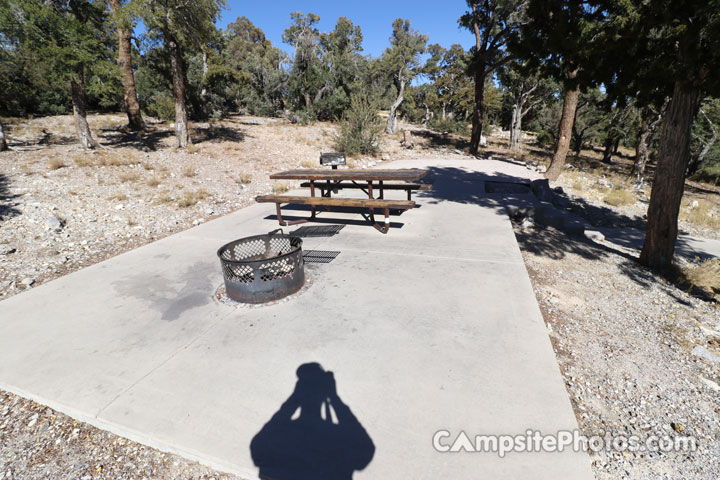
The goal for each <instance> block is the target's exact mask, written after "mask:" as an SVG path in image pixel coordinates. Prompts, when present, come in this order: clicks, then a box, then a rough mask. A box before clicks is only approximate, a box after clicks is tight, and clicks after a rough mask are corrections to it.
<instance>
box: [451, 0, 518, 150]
mask: <svg viewBox="0 0 720 480" xmlns="http://www.w3.org/2000/svg"><path fill="white" fill-rule="evenodd" d="M526 3H527V2H526V0H467V5H468V7H469V8H470V10H469V11H467V12H465V14H464V15H463V16H462V17H460V20H459V23H460V25H461V26H463V27H465V28H467V29H468V30H470V31H471V32H472V33H473V35H474V36H475V45H474V46H473V48H472V50H471V51H472V56H473V61H472V64H471V66H470V69H471V71H472V75H473V80H474V82H475V99H474V100H475V103H474V105H473V119H472V134H471V136H470V153H471V154H473V155H477V153H478V148H479V146H480V138H481V137H482V135H483V131H484V129H485V117H486V108H485V107H486V102H485V100H484V96H485V85H486V83H487V81H488V79H489V78H490V76H491V75H492V73H493V72H494V71H495V70H496V69H497V68H498V67H500V66H502V65H504V64H505V63H507V62H508V61H510V59H511V58H512V57H511V56H510V54H509V52H508V50H507V48H506V47H507V42H508V40H509V39H510V37H511V35H512V34H513V33H514V32H515V31H516V30H517V28H518V27H519V26H520V24H521V23H522V22H523V21H524V11H525V7H526Z"/></svg>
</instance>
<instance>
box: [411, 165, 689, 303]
mask: <svg viewBox="0 0 720 480" xmlns="http://www.w3.org/2000/svg"><path fill="white" fill-rule="evenodd" d="M429 170H430V171H429V173H428V175H426V176H425V178H424V179H423V181H424V182H428V183H432V190H430V191H426V192H421V193H419V195H421V196H422V197H424V198H427V199H429V201H430V202H431V203H439V202H445V201H449V202H456V203H464V204H475V205H479V206H482V207H487V208H492V209H494V210H495V212H496V213H497V214H498V215H505V216H508V215H509V214H508V210H509V209H510V210H514V211H517V210H520V211H521V210H522V209H523V208H527V207H528V206H532V205H537V199H536V198H535V196H534V195H533V194H531V193H526V194H523V193H517V191H514V192H513V191H512V189H506V192H508V191H509V192H510V193H499V194H493V193H488V192H487V187H486V184H491V183H493V184H495V185H497V184H502V183H509V184H524V185H528V179H527V178H523V177H516V176H512V175H507V174H504V173H499V172H498V173H494V174H486V173H480V172H471V171H466V170H463V169H460V168H456V167H432V168H430V169H429ZM491 190H492V189H491ZM580 208H581V211H582V212H584V213H585V214H586V215H588V216H589V217H591V218H594V219H595V220H596V221H598V222H600V223H603V224H609V225H632V226H641V227H644V225H645V223H644V221H638V220H637V219H634V218H630V217H628V216H626V215H622V214H619V213H616V212H614V211H613V210H612V209H610V208H605V207H598V206H594V205H590V204H581V205H580ZM516 226H517V225H516ZM460 228H461V226H460ZM601 231H602V232H605V231H606V230H602V229H601ZM618 231H619V232H625V231H629V232H635V233H634V234H633V238H631V239H628V240H627V242H631V241H632V244H633V245H636V244H637V241H638V238H637V237H639V236H642V238H644V230H640V229H623V230H620V229H618ZM515 232H516V238H517V240H518V244H519V245H520V247H521V249H522V250H525V251H527V252H530V253H533V254H535V255H537V256H541V257H546V258H550V259H553V260H560V259H563V258H564V257H566V256H567V255H569V254H575V255H578V256H580V257H582V258H585V259H589V260H597V261H604V260H606V259H608V257H610V256H619V257H621V258H623V259H624V260H623V262H622V266H621V272H622V273H623V274H624V275H626V276H627V277H628V278H630V279H632V280H633V281H634V282H635V283H637V284H638V285H640V286H641V287H644V288H647V287H649V286H650V285H656V284H658V283H662V278H663V276H662V275H660V274H658V273H654V272H652V271H651V270H649V269H647V268H645V267H643V266H642V265H640V264H639V263H638V262H637V257H636V256H635V255H633V254H631V253H627V252H626V251H624V250H622V249H621V248H613V246H612V245H606V244H600V243H597V242H593V241H592V240H590V239H588V238H587V237H585V236H584V235H569V234H566V233H565V232H562V231H560V230H557V229H555V228H552V227H542V226H539V225H536V226H535V227H534V228H533V229H532V230H528V231H522V230H520V229H518V228H515ZM621 238H622V233H621ZM613 241H615V240H614V239H613ZM627 242H626V243H627ZM618 245H620V246H630V244H629V243H628V245H624V244H623V243H618ZM640 245H641V243H640ZM680 248H682V243H681V247H680ZM665 278H666V279H667V280H668V281H669V282H670V283H669V284H663V288H665V289H666V291H667V293H668V294H669V295H671V296H672V297H673V298H674V299H675V300H676V301H678V302H680V303H683V304H687V300H685V299H683V298H682V297H680V296H678V293H679V292H678V291H677V290H683V291H684V290H685V289H684V288H683V287H682V285H681V284H680V283H678V282H677V279H673V278H672V276H666V277H665Z"/></svg>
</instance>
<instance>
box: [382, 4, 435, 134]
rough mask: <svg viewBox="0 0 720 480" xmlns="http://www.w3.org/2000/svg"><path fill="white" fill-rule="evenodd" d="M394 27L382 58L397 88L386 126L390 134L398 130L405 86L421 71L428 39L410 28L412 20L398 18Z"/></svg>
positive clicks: (384, 66)
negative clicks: (421, 60)
mask: <svg viewBox="0 0 720 480" xmlns="http://www.w3.org/2000/svg"><path fill="white" fill-rule="evenodd" d="M392 27H393V33H392V35H391V36H390V47H389V48H386V49H385V51H384V52H383V56H382V60H381V61H382V65H383V68H384V69H385V71H386V72H388V73H389V74H390V75H392V83H393V84H394V86H395V88H396V89H397V96H396V97H395V100H394V101H393V102H392V104H391V105H390V113H389V114H388V119H387V124H386V126H385V131H386V132H387V133H390V134H392V133H395V132H396V131H397V128H398V127H397V109H398V107H400V104H402V102H403V100H404V99H405V88H406V87H408V86H409V85H410V82H412V79H413V78H415V76H416V75H417V74H418V73H419V69H420V54H422V53H423V52H425V45H426V44H427V40H428V37H427V35H423V34H421V33H420V32H418V31H417V30H413V29H411V28H410V20H403V19H402V18H398V19H396V20H395V21H394V22H393V24H392Z"/></svg>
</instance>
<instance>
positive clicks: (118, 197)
mask: <svg viewBox="0 0 720 480" xmlns="http://www.w3.org/2000/svg"><path fill="white" fill-rule="evenodd" d="M127 199H128V196H127V195H125V194H124V193H122V192H121V193H116V194H115V195H112V196H110V197H108V200H117V201H119V202H124V201H125V200H127Z"/></svg>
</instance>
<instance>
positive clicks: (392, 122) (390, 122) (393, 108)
mask: <svg viewBox="0 0 720 480" xmlns="http://www.w3.org/2000/svg"><path fill="white" fill-rule="evenodd" d="M404 95H405V80H400V88H399V89H398V96H397V98H396V99H395V101H394V102H393V104H392V105H390V114H389V115H388V119H387V125H386V126H385V132H386V133H389V134H391V135H392V134H393V133H395V132H397V113H396V112H397V109H398V107H399V106H400V104H401V103H402V102H403V100H404V99H405V97H404Z"/></svg>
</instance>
